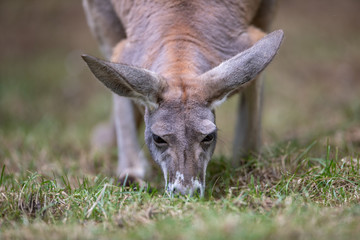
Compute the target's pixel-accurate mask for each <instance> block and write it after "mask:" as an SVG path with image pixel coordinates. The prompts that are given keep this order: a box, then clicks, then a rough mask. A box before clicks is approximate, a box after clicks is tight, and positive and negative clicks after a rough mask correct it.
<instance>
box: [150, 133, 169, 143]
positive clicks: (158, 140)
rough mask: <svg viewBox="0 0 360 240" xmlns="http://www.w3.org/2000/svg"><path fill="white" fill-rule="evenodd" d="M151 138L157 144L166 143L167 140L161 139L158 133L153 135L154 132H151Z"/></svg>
mask: <svg viewBox="0 0 360 240" xmlns="http://www.w3.org/2000/svg"><path fill="white" fill-rule="evenodd" d="M153 140H154V142H155V143H156V144H158V145H164V144H167V142H166V141H165V140H164V139H162V138H161V137H159V136H158V135H155V134H153Z"/></svg>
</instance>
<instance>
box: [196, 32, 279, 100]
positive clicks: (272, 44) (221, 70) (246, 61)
mask: <svg viewBox="0 0 360 240" xmlns="http://www.w3.org/2000/svg"><path fill="white" fill-rule="evenodd" d="M283 36H284V33H283V31H282V30H277V31H274V32H272V33H270V34H268V35H266V36H265V37H264V38H262V39H261V40H259V41H258V42H256V43H255V44H254V45H253V46H252V47H251V48H249V49H247V50H245V51H243V52H241V53H239V54H238V55H236V56H234V57H232V58H230V59H229V60H227V61H225V62H223V63H221V64H220V65H219V66H217V67H215V68H213V69H211V70H209V71H208V72H206V73H204V74H202V75H200V77H199V78H200V81H202V85H203V86H204V89H205V92H206V93H205V94H206V100H207V101H208V102H209V103H210V104H212V103H214V102H215V101H219V100H222V99H225V98H226V96H227V95H228V94H230V93H231V92H232V91H235V90H238V89H240V88H241V87H244V84H245V83H248V82H249V81H251V80H253V79H254V78H255V77H256V76H257V75H258V74H259V73H260V72H261V71H262V70H264V68H265V67H266V66H267V65H268V64H269V63H270V62H271V60H272V59H273V58H274V56H275V55H276V53H277V51H278V49H279V47H280V44H281V42H282V39H283Z"/></svg>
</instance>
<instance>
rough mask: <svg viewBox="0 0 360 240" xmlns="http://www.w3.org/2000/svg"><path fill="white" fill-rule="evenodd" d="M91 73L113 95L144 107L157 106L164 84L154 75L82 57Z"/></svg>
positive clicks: (129, 67)
mask: <svg viewBox="0 0 360 240" xmlns="http://www.w3.org/2000/svg"><path fill="white" fill-rule="evenodd" d="M81 57H82V58H83V59H84V61H85V62H86V63H87V65H88V66H89V68H90V70H91V72H92V73H93V74H94V75H95V76H96V78H97V79H99V80H100V81H101V82H102V83H103V84H104V85H105V86H106V87H108V88H109V89H110V90H111V91H113V92H114V93H116V94H118V95H120V96H123V97H129V98H133V99H135V100H139V101H140V102H141V103H143V104H144V105H146V106H149V105H152V106H154V105H157V99H158V96H159V94H160V92H161V91H162V90H163V88H164V87H165V84H166V82H165V81H163V79H162V78H161V77H160V76H158V75H157V74H156V73H154V72H151V71H148V70H146V69H141V68H137V67H132V66H128V65H125V64H121V63H113V62H108V61H104V60H101V59H98V58H95V57H92V56H88V55H82V56H81Z"/></svg>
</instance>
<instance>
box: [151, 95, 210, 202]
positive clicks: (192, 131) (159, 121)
mask: <svg viewBox="0 0 360 240" xmlns="http://www.w3.org/2000/svg"><path fill="white" fill-rule="evenodd" d="M145 122H146V128H145V141H146V144H147V146H148V147H149V150H150V152H151V155H152V156H153V158H154V160H155V161H156V162H157V163H158V164H159V166H161V168H162V171H163V173H164V178H165V182H166V185H167V190H168V191H169V192H170V193H173V192H175V193H176V192H178V193H181V194H193V193H194V192H196V191H199V193H200V194H201V195H202V194H203V193H204V189H205V174H206V166H207V164H208V162H209V161H210V158H211V156H212V154H213V152H214V149H215V145H216V136H217V129H216V125H215V116H214V113H213V111H212V110H211V109H209V108H207V107H205V106H202V105H200V104H199V103H197V102H188V103H186V104H184V103H183V102H181V101H172V102H165V103H163V104H161V105H160V106H159V108H157V109H155V110H153V111H149V110H148V111H146V113H145ZM157 138H161V139H157Z"/></svg>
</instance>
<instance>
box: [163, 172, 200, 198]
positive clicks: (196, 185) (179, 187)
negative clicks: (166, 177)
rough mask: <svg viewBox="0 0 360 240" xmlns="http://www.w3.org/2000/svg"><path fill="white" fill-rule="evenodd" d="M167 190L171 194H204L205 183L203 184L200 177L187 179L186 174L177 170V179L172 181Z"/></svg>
mask: <svg viewBox="0 0 360 240" xmlns="http://www.w3.org/2000/svg"><path fill="white" fill-rule="evenodd" d="M166 191H167V192H168V193H169V194H170V195H171V196H173V195H189V196H194V195H198V196H200V197H203V196H204V191H205V184H202V183H201V182H200V181H199V179H197V178H196V179H195V178H193V177H192V178H191V179H190V180H189V179H185V178H184V175H183V174H181V173H179V172H176V179H175V181H174V182H172V183H171V182H170V183H169V184H168V186H167V188H166Z"/></svg>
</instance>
